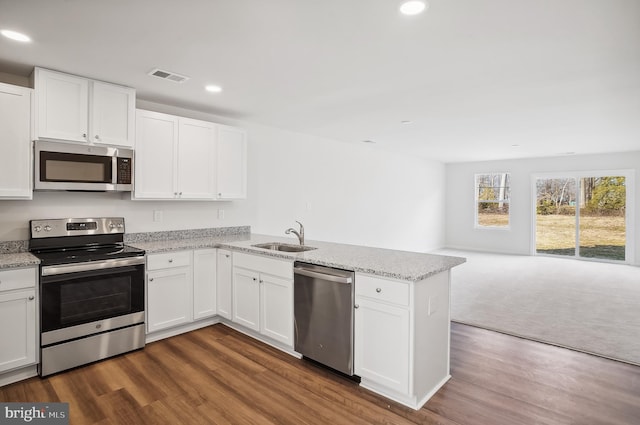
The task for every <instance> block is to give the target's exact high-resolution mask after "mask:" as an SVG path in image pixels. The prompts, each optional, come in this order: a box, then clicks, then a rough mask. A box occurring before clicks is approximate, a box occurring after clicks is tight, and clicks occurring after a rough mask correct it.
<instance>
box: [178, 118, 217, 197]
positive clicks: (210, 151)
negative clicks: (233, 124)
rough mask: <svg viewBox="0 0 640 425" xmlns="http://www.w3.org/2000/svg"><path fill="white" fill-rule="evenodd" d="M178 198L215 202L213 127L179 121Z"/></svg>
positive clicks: (184, 119)
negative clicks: (213, 200)
mask: <svg viewBox="0 0 640 425" xmlns="http://www.w3.org/2000/svg"><path fill="white" fill-rule="evenodd" d="M178 124H179V129H178V157H177V168H178V197H179V198H181V199H213V198H215V193H216V192H215V180H214V179H215V174H214V173H215V170H214V167H213V166H212V165H213V164H215V141H216V128H215V126H216V125H215V124H213V123H211V122H206V121H199V120H192V119H188V118H179V120H178Z"/></svg>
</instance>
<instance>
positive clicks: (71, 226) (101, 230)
mask: <svg viewBox="0 0 640 425" xmlns="http://www.w3.org/2000/svg"><path fill="white" fill-rule="evenodd" d="M30 227H31V238H30V239H29V250H30V251H31V253H32V254H34V255H35V256H36V257H38V258H39V259H40V261H41V264H42V265H45V266H46V265H59V264H71V263H84V262H89V261H104V260H108V259H115V258H128V257H138V256H143V255H144V253H145V252H144V251H143V250H141V249H138V248H134V247H131V246H128V245H125V244H124V218H122V217H104V218H64V219H50V220H31V222H30Z"/></svg>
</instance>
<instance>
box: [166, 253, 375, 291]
mask: <svg viewBox="0 0 640 425" xmlns="http://www.w3.org/2000/svg"><path fill="white" fill-rule="evenodd" d="M169 262H170V263H173V258H169ZM378 292H380V291H378Z"/></svg>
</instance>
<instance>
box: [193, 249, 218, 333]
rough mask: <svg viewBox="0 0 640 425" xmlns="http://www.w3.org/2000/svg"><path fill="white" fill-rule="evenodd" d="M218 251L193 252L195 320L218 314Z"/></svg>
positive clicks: (202, 250) (203, 250)
mask: <svg viewBox="0 0 640 425" xmlns="http://www.w3.org/2000/svg"><path fill="white" fill-rule="evenodd" d="M216 251H217V250H216V249H199V250H195V251H194V252H193V319H194V320H196V319H203V318H205V317H211V316H213V315H215V314H216V254H217V252H216Z"/></svg>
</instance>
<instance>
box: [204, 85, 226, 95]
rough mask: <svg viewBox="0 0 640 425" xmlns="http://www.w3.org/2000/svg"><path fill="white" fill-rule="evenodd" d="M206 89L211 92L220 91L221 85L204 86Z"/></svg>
mask: <svg viewBox="0 0 640 425" xmlns="http://www.w3.org/2000/svg"><path fill="white" fill-rule="evenodd" d="M204 89H205V90H206V91H210V92H211V93H220V92H221V91H222V87H220V86H214V85H209V86H206V87H205V88H204Z"/></svg>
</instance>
